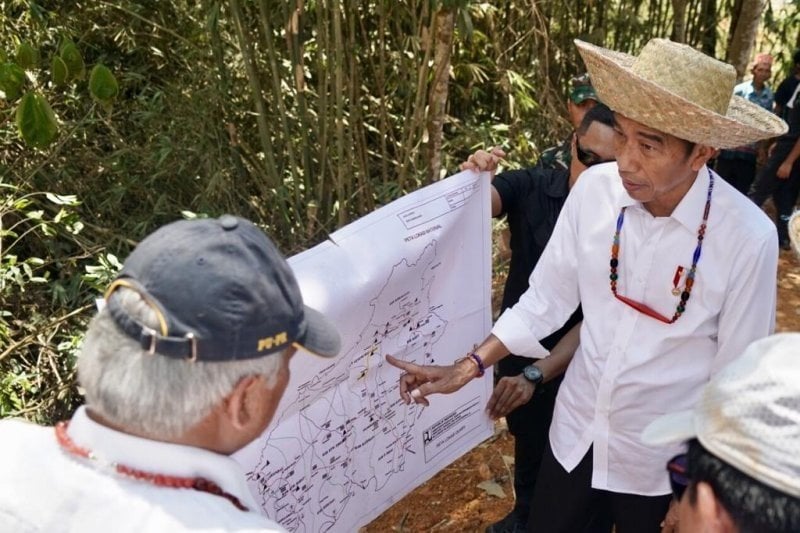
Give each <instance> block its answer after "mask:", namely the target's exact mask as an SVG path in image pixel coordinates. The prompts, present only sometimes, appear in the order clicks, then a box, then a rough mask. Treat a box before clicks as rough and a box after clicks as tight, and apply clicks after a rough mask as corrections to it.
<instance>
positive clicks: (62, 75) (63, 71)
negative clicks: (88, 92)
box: [50, 56, 69, 87]
mask: <svg viewBox="0 0 800 533" xmlns="http://www.w3.org/2000/svg"><path fill="white" fill-rule="evenodd" d="M50 75H51V77H52V79H53V84H54V85H56V86H59V87H60V86H62V85H66V84H67V80H68V78H69V70H68V69H67V64H66V63H64V60H63V59H61V58H60V57H58V56H53V62H52V63H51V65H50Z"/></svg>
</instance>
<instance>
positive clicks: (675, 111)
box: [575, 39, 788, 148]
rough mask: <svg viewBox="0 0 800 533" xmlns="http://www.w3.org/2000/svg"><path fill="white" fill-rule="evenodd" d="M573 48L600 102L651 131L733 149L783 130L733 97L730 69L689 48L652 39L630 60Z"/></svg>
mask: <svg viewBox="0 0 800 533" xmlns="http://www.w3.org/2000/svg"><path fill="white" fill-rule="evenodd" d="M575 44H576V45H577V47H578V50H579V51H580V53H581V56H583V60H584V62H585V63H586V67H587V69H588V70H589V75H590V76H591V79H592V84H593V85H594V87H595V89H596V90H597V94H598V95H599V96H600V100H602V101H603V103H604V104H606V105H607V106H608V107H610V108H611V109H613V110H614V111H617V112H619V113H620V114H622V115H624V116H625V117H627V118H629V119H631V120H635V121H636V122H640V123H641V124H644V125H645V126H648V127H650V128H654V129H657V130H659V131H663V132H664V133H668V134H670V135H674V136H675V137H678V138H679V139H684V140H687V141H691V142H695V143H698V144H705V145H708V146H711V147H714V148H735V147H737V146H742V145H744V144H749V143H752V142H754V141H757V140H759V139H766V138H769V137H776V136H778V135H782V134H784V133H786V131H787V129H788V127H787V126H786V123H785V122H784V121H782V120H781V119H780V118H778V117H777V116H775V115H773V114H772V113H770V112H769V111H766V110H764V109H762V108H761V107H759V106H757V105H755V104H752V103H750V102H748V101H747V100H745V99H744V98H741V97H739V96H733V88H734V86H735V85H736V70H735V69H734V68H733V66H731V65H728V64H727V63H723V62H721V61H717V60H716V59H714V58H712V57H709V56H707V55H705V54H703V53H702V52H699V51H697V50H695V49H694V48H692V47H691V46H688V45H685V44H680V43H674V42H672V41H669V40H667V39H652V40H650V42H648V43H647V44H646V45H645V46H644V48H643V49H642V51H641V53H640V54H639V56H638V57H634V56H630V55H628V54H623V53H621V52H614V51H613V50H608V49H606V48H601V47H599V46H595V45H593V44H589V43H586V42H583V41H579V40H576V41H575Z"/></svg>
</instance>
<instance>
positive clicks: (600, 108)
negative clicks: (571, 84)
mask: <svg viewBox="0 0 800 533" xmlns="http://www.w3.org/2000/svg"><path fill="white" fill-rule="evenodd" d="M613 125H614V116H613V114H612V112H611V110H610V109H608V107H606V106H605V105H603V104H601V103H598V104H596V105H594V106H593V107H591V108H590V109H589V111H588V112H587V113H586V114H585V115H584V117H583V120H582V122H581V123H580V124H579V125H578V128H577V131H576V134H575V136H574V138H573V141H572V143H571V144H572V157H571V159H570V161H571V162H570V169H569V171H567V170H565V169H562V168H555V169H548V168H543V167H542V166H540V165H536V166H534V167H531V168H526V169H521V170H510V171H506V172H501V173H500V174H498V175H497V176H495V177H494V179H493V180H492V191H491V194H492V216H493V217H502V216H505V217H506V220H507V222H508V227H509V230H510V232H511V260H510V264H509V269H508V276H507V277H506V283H505V288H504V289H503V301H502V307H501V311H504V310H506V309H507V308H509V307H511V306H512V305H514V304H515V303H517V300H519V297H520V295H522V293H524V292H525V290H527V288H528V278H529V277H530V274H531V272H532V271H533V267H534V266H536V262H537V261H538V259H539V256H540V255H541V254H542V251H544V248H545V246H546V245H547V241H548V240H549V239H550V234H551V233H552V232H553V228H554V227H555V224H556V221H557V220H558V215H559V213H560V212H561V208H562V207H563V205H564V201H565V200H566V199H567V195H568V194H569V191H570V189H571V188H572V186H573V185H574V184H575V182H576V181H577V180H578V176H579V175H580V174H581V173H582V172H583V171H584V170H586V169H587V168H589V167H592V166H594V165H597V164H600V163H605V162H608V161H613V160H614V144H613V140H614V129H613ZM503 157H505V153H504V152H503V151H502V150H500V149H499V148H494V149H492V150H491V151H489V152H486V151H483V150H479V151H478V152H476V153H475V154H473V155H472V156H470V158H469V159H468V160H467V161H466V162H465V163H463V164H462V165H461V169H462V170H467V169H469V170H477V171H483V170H485V171H490V172H491V173H492V174H494V172H495V170H496V169H497V166H498V164H499V162H500V160H501V158H503ZM580 320H581V313H580V310H576V311H575V312H574V313H573V314H572V316H571V317H570V318H569V320H568V321H567V323H566V324H565V325H564V326H563V327H562V328H561V329H559V330H558V331H557V332H555V333H553V334H552V335H550V336H549V337H548V338H546V339H544V340H542V345H543V346H546V347H547V348H548V349H550V350H551V355H550V357H548V358H546V359H540V360H539V359H529V358H527V357H521V356H516V355H512V356H509V357H507V358H505V359H503V360H502V361H501V362H500V363H499V364H498V366H497V374H496V375H495V378H496V379H498V382H497V385H496V387H495V389H494V393H493V394H492V397H491V398H490V400H489V405H488V406H487V410H488V412H489V414H490V416H492V418H495V419H496V418H499V417H501V416H505V417H506V420H507V421H508V429H509V432H510V433H511V434H512V435H514V493H515V496H516V500H515V504H514V508H513V509H512V510H511V512H510V513H509V514H508V515H507V516H505V517H504V518H503V519H501V520H500V521H498V522H496V523H494V524H492V525H491V526H489V527H488V528H487V529H486V531H487V533H514V532H522V531H525V528H526V525H527V522H528V514H529V509H530V500H531V498H532V497H533V491H534V488H535V486H536V477H537V476H538V474H539V465H540V464H541V461H542V454H543V453H544V449H545V446H546V444H547V432H548V430H549V428H550V421H551V420H552V418H553V406H554V404H555V399H556V393H557V392H558V385H559V383H560V382H561V376H562V374H563V372H564V370H565V369H566V367H567V364H568V363H569V361H570V359H572V356H573V354H574V353H575V349H576V348H577V347H578V340H579V339H578V337H579V332H580V327H579V322H580Z"/></svg>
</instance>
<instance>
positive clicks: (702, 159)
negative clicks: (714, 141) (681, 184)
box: [691, 144, 718, 172]
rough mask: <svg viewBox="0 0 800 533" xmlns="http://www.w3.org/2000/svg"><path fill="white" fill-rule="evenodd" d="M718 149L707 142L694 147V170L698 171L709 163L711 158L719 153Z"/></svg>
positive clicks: (692, 156) (692, 157)
mask: <svg viewBox="0 0 800 533" xmlns="http://www.w3.org/2000/svg"><path fill="white" fill-rule="evenodd" d="M717 152H718V150H717V149H716V148H712V147H710V146H706V145H705V144H698V145H696V146H695V147H694V150H693V152H692V155H691V165H692V170H694V171H695V172H697V171H698V170H700V169H701V168H703V165H705V164H706V163H708V161H709V160H710V159H712V158H713V157H714V156H716V155H717Z"/></svg>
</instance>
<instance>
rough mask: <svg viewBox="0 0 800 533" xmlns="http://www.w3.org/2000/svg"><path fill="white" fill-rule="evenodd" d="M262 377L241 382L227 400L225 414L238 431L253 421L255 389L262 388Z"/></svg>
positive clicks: (241, 380)
mask: <svg viewBox="0 0 800 533" xmlns="http://www.w3.org/2000/svg"><path fill="white" fill-rule="evenodd" d="M261 379H263V378H261V377H260V376H255V375H251V376H247V377H244V378H242V379H240V380H239V382H238V383H237V384H236V386H235V387H234V388H233V390H232V391H231V393H230V394H228V396H227V397H226V398H225V414H226V417H227V418H228V421H229V423H230V424H231V425H232V426H233V427H235V428H236V429H242V428H244V427H246V426H247V424H248V423H249V422H250V421H251V420H252V419H253V416H254V415H255V413H254V412H253V406H252V401H253V395H254V393H255V391H256V389H255V387H259V386H261V384H260V381H261Z"/></svg>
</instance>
